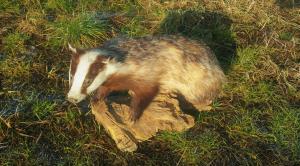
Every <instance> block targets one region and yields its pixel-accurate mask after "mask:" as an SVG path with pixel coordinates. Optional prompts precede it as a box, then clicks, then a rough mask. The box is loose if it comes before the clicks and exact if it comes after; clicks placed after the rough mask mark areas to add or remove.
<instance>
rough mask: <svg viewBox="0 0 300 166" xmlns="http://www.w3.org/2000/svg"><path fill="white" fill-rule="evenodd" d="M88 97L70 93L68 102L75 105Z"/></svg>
mask: <svg viewBox="0 0 300 166" xmlns="http://www.w3.org/2000/svg"><path fill="white" fill-rule="evenodd" d="M85 97H86V96H85V95H82V94H77V95H73V94H72V93H70V92H69V93H68V96H67V100H68V101H69V102H71V103H73V104H77V103H79V102H81V101H82V100H83V99H84V98H85Z"/></svg>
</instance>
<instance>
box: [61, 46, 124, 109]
mask: <svg viewBox="0 0 300 166" xmlns="http://www.w3.org/2000/svg"><path fill="white" fill-rule="evenodd" d="M69 49H70V50H71V51H72V52H73V55H72V59H71V62H70V70H69V86H70V90H69V92H68V96H67V98H68V100H69V101H70V102H72V103H79V102H80V101H82V100H83V99H85V98H86V97H87V96H88V95H89V94H91V93H92V92H94V91H95V90H96V89H97V88H98V87H99V86H100V85H101V84H102V83H103V82H104V81H106V79H107V78H108V77H109V76H110V75H112V74H114V73H115V72H116V71H117V70H118V67H119V65H118V64H116V63H113V62H110V61H109V59H108V58H106V57H104V56H101V55H103V53H104V52H103V51H101V50H97V49H91V50H86V51H82V50H78V49H76V48H73V47H72V46H70V45H69Z"/></svg>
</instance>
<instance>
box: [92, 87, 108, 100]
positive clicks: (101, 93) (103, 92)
mask: <svg viewBox="0 0 300 166" xmlns="http://www.w3.org/2000/svg"><path fill="white" fill-rule="evenodd" d="M110 92H111V90H110V89H109V88H108V87H106V86H100V87H99V88H98V89H97V90H96V93H95V95H94V96H93V97H92V102H94V103H96V102H98V101H100V100H104V98H105V97H106V96H107V95H108V94H109V93H110Z"/></svg>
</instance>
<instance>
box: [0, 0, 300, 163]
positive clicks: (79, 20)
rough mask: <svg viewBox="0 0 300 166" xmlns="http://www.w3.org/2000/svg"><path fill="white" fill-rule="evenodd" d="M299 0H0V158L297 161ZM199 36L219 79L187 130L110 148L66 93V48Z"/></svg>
mask: <svg viewBox="0 0 300 166" xmlns="http://www.w3.org/2000/svg"><path fill="white" fill-rule="evenodd" d="M299 5H300V2H299V0H265V1H259V0H252V1H250V0H239V1H236V0H226V1H225V0H216V1H211V0H176V1H167V0H160V1H159V0H153V1H143V0H133V1H122V0H114V1H110V0H109V1H97V0H85V1H84V0H13V1H11V0H0V20H1V21H0V111H1V112H0V113H1V115H0V163H1V165H24V164H25V165H40V164H44V165H53V164H54V165H94V164H95V165H105V164H112V165H144V164H147V165H175V164H177V165H220V164H222V165H299V164H300V107H299V106H300V92H299V89H300V66H299V63H300V8H299ZM148 34H158V35H159V34H181V35H184V36H187V37H190V38H193V39H196V40H203V41H205V42H206V43H207V44H208V45H209V46H210V47H211V48H212V49H213V51H214V52H215V53H216V55H217V57H218V59H219V61H220V63H221V65H222V68H223V70H224V71H225V73H226V76H227V79H228V82H227V84H226V85H225V86H224V88H223V92H222V93H221V95H220V97H218V98H217V99H216V100H215V101H214V102H213V110H212V111H207V112H201V113H198V114H194V117H195V118H196V125H195V126H194V127H193V128H192V129H190V130H189V131H187V132H182V133H174V132H161V133H160V134H159V135H158V136H156V137H155V138H152V139H151V140H149V141H147V142H144V143H141V144H139V149H138V151H137V152H135V153H123V152H120V151H119V150H118V149H117V148H116V146H115V144H114V142H113V141H112V139H111V138H110V137H109V136H108V135H107V134H106V132H105V131H104V129H103V127H102V126H99V125H97V123H96V122H95V120H94V118H93V116H92V114H91V112H90V111H88V110H89V109H88V105H87V103H86V104H82V105H81V106H75V105H72V104H70V103H68V102H66V101H65V94H66V92H67V90H68V66H69V59H70V53H69V51H68V50H67V43H68V42H70V43H72V44H73V45H75V46H77V47H83V48H87V47H92V46H97V45H101V43H102V42H103V41H105V40H107V39H110V38H112V37H114V36H117V35H128V36H143V35H148Z"/></svg>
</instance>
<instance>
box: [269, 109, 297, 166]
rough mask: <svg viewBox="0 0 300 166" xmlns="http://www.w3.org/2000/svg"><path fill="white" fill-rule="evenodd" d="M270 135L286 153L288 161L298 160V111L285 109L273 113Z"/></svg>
mask: <svg viewBox="0 0 300 166" xmlns="http://www.w3.org/2000/svg"><path fill="white" fill-rule="evenodd" d="M271 123H272V126H271V129H272V133H273V134H274V136H275V138H276V143H278V144H279V145H280V147H281V148H282V149H283V151H287V152H288V153H289V154H290V155H289V156H290V160H293V161H297V160H298V161H299V160H300V135H299V133H300V109H299V108H298V109H285V110H282V111H278V112H274V116H273V118H272V121H271Z"/></svg>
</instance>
